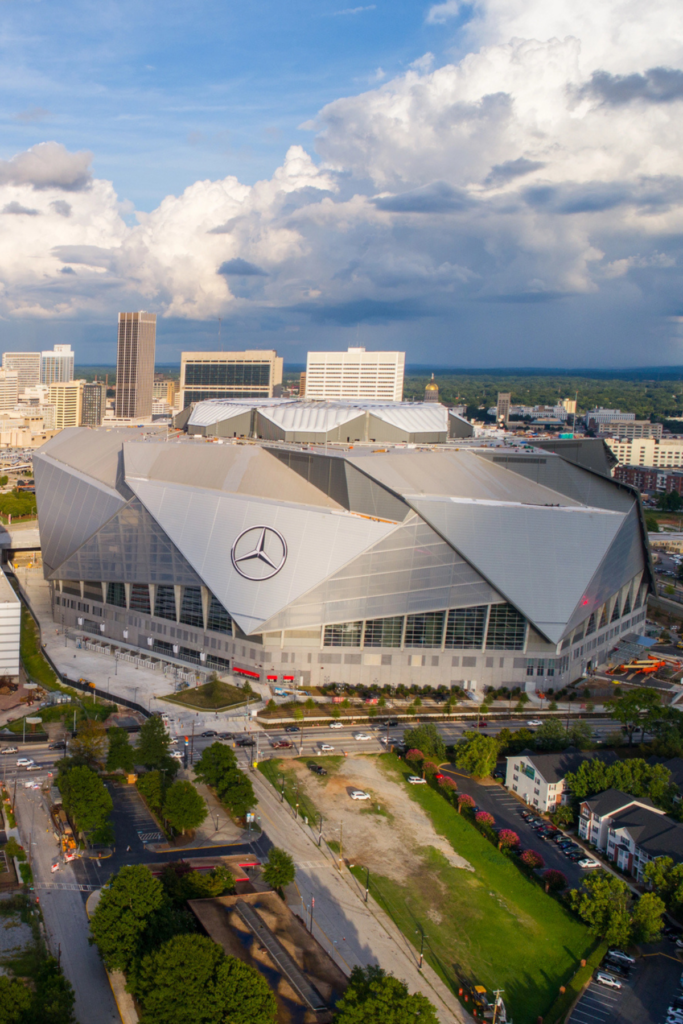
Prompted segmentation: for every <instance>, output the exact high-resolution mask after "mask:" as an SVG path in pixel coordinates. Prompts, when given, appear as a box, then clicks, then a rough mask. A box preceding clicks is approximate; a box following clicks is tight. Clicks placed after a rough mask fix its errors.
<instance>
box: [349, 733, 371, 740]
mask: <svg viewBox="0 0 683 1024" xmlns="http://www.w3.org/2000/svg"><path fill="white" fill-rule="evenodd" d="M353 738H354V740H371V739H372V736H368V734H367V733H366V732H354V734H353Z"/></svg>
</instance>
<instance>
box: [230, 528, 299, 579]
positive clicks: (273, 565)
mask: <svg viewBox="0 0 683 1024" xmlns="http://www.w3.org/2000/svg"><path fill="white" fill-rule="evenodd" d="M230 558H231V559H232V564H233V565H234V567H235V569H236V570H237V572H238V573H239V574H240V576H244V578H245V580H254V581H259V580H269V579H270V578H271V576H276V575H277V573H279V571H280V569H281V568H282V567H283V565H284V564H285V562H286V561H287V542H286V540H285V538H284V537H283V536H282V534H281V533H278V531H277V530H274V529H273V528H272V526H250V527H249V529H248V530H242V533H240V535H239V537H237V539H236V540H235V543H234V544H233V546H232V550H231V552H230Z"/></svg>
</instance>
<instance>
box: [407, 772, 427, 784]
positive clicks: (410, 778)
mask: <svg viewBox="0 0 683 1024" xmlns="http://www.w3.org/2000/svg"><path fill="white" fill-rule="evenodd" d="M408 782H409V783H410V785H411V786H421V785H423V784H424V785H426V784H427V780H426V779H421V778H420V776H419V775H409V776H408Z"/></svg>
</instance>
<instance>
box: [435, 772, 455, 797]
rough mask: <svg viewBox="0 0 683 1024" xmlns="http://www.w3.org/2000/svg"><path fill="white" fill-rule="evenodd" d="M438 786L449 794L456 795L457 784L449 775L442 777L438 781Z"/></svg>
mask: <svg viewBox="0 0 683 1024" xmlns="http://www.w3.org/2000/svg"><path fill="white" fill-rule="evenodd" d="M439 786H440V787H441V789H445V790H446V791H447V792H450V793H457V791H458V783H457V782H456V781H455V779H452V778H451V777H450V775H444V776H442V777H441V778H440V779H439Z"/></svg>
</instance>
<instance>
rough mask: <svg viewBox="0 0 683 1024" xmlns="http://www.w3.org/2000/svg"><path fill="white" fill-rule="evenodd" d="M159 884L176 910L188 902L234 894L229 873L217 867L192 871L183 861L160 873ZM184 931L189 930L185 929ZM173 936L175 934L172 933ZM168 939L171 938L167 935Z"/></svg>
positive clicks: (167, 866)
mask: <svg viewBox="0 0 683 1024" xmlns="http://www.w3.org/2000/svg"><path fill="white" fill-rule="evenodd" d="M161 884H162V885H163V887H164V892H165V893H166V896H167V897H168V899H169V900H170V902H171V903H172V905H173V906H174V907H176V908H179V909H180V908H183V907H184V906H185V904H186V903H187V901H188V900H199V899H208V898H209V897H211V896H223V895H225V894H226V893H229V892H234V889H235V879H234V877H233V875H232V873H231V872H230V871H228V869H227V868H225V867H223V866H222V865H220V864H219V865H218V866H217V867H215V868H213V869H212V870H211V871H194V870H193V869H192V868H191V867H190V865H189V864H188V863H187V862H186V861H183V860H176V861H172V862H171V863H170V864H167V865H166V866H165V868H164V870H163V871H162V872H161ZM183 930H184V931H190V930H191V929H188V928H185V929H183ZM174 934H175V933H174ZM168 938H171V936H170V935H169V936H168Z"/></svg>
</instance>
